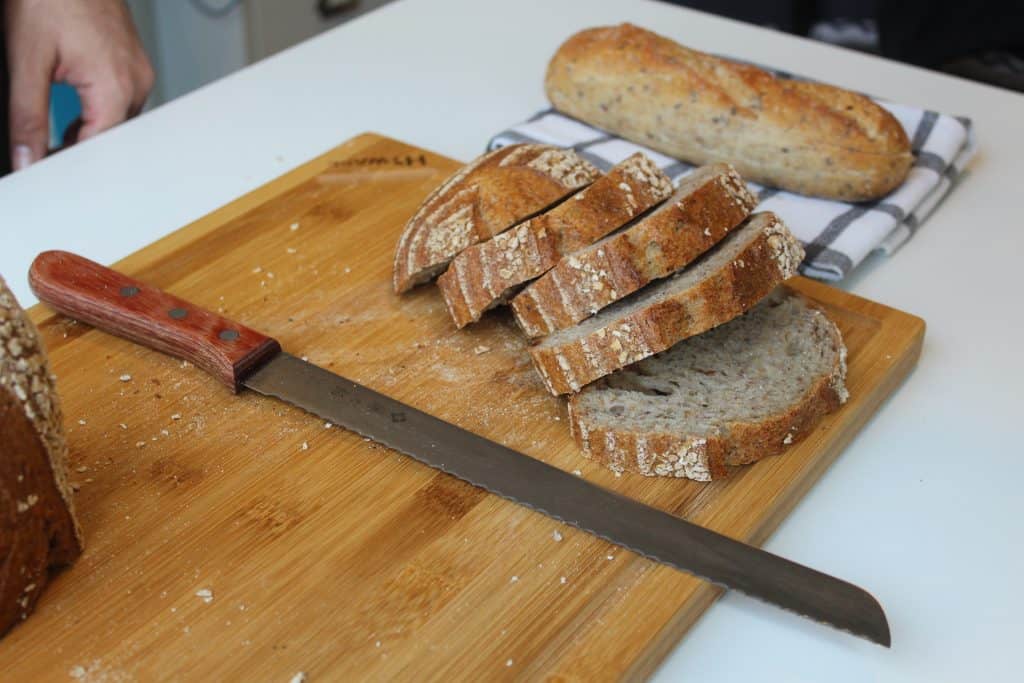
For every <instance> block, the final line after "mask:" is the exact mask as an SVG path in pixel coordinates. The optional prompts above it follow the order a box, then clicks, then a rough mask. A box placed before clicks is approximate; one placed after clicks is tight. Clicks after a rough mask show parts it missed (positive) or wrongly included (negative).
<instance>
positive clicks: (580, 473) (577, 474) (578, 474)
mask: <svg viewBox="0 0 1024 683" xmlns="http://www.w3.org/2000/svg"><path fill="white" fill-rule="evenodd" d="M572 473H573V474H575V475H576V476H577V477H582V476H583V472H581V471H579V470H573V471H572Z"/></svg>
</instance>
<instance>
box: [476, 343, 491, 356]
mask: <svg viewBox="0 0 1024 683" xmlns="http://www.w3.org/2000/svg"><path fill="white" fill-rule="evenodd" d="M490 350H491V347H490V346H484V345H483V344H481V345H479V346H477V347H475V348H474V349H473V353H475V354H476V355H478V356H479V355H481V354H484V353H487V352H488V351H490Z"/></svg>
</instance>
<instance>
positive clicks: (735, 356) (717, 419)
mask: <svg viewBox="0 0 1024 683" xmlns="http://www.w3.org/2000/svg"><path fill="white" fill-rule="evenodd" d="M845 376H846V348H845V346H844V345H843V342H842V336H841V334H840V332H839V330H838V328H837V327H836V326H835V324H834V323H833V322H832V321H831V320H829V319H828V318H827V317H826V316H825V314H824V313H822V312H821V311H820V310H818V309H817V308H815V307H814V306H812V305H811V304H809V303H808V302H807V300H806V299H804V298H803V297H801V296H800V295H798V294H795V293H793V292H790V291H788V290H786V289H785V288H779V289H777V290H776V291H775V292H773V293H772V294H771V295H769V296H768V297H767V298H765V299H764V300H763V301H762V302H761V303H759V304H758V305H757V306H755V307H754V308H753V309H751V310H750V311H748V312H747V313H746V314H744V315H742V316H740V317H738V318H736V319H735V320H733V321H731V322H729V323H726V324H724V325H721V326H719V327H716V328H715V329H713V330H711V331H709V332H706V333H704V334H701V335H698V336H695V337H690V338H689V339H686V340H685V341H682V342H680V343H679V344H677V345H675V346H674V347H672V348H671V349H669V350H668V351H666V352H664V353H661V354H658V355H656V356H653V357H651V358H647V359H645V360H642V361H640V362H639V363H636V364H635V365H633V366H630V367H629V368H626V369H624V370H622V371H620V372H617V373H615V374H612V375H609V376H608V377H605V378H604V379H602V380H601V381H600V382H597V383H595V384H593V385H591V386H589V387H587V388H586V389H584V390H583V391H581V392H580V393H579V394H576V395H574V396H573V397H571V399H570V415H571V421H572V423H571V424H572V428H573V434H574V436H575V438H576V441H577V443H578V444H579V446H580V447H581V449H582V450H583V452H584V454H586V455H587V456H588V457H590V458H592V459H595V460H598V461H600V462H602V463H603V464H605V465H607V466H609V467H611V468H612V469H617V470H628V471H633V472H638V473H641V474H645V475H648V476H657V475H661V476H675V477H688V478H691V479H698V480H705V481H706V480H709V479H712V478H717V477H719V476H724V475H725V474H727V473H728V471H729V468H731V467H734V466H737V465H742V464H746V463H750V462H754V461H756V460H759V459H761V458H763V457H765V456H767V455H775V454H777V453H780V452H782V451H783V450H785V449H786V448H787V447H788V446H789V445H790V444H792V443H795V442H796V441H798V440H799V439H800V438H802V437H803V436H805V435H806V434H807V433H808V432H809V431H810V429H811V428H813V426H814V424H816V423H817V421H818V420H819V419H820V418H821V417H822V416H823V415H824V414H826V413H828V412H830V411H832V410H834V409H835V408H837V407H838V406H839V405H840V404H842V403H844V402H845V401H846V400H847V397H848V394H847V390H846V388H845V384H844V380H845Z"/></svg>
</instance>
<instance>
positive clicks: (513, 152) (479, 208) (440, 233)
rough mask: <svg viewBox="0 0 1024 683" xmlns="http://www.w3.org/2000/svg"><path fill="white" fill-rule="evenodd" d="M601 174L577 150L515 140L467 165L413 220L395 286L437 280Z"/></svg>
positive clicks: (402, 241)
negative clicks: (474, 248)
mask: <svg viewBox="0 0 1024 683" xmlns="http://www.w3.org/2000/svg"><path fill="white" fill-rule="evenodd" d="M600 175H601V173H600V171H598V170H597V169H596V168H594V166H593V165H591V164H590V162H588V161H586V160H585V159H583V158H582V157H580V156H579V155H578V154H576V152H574V151H572V150H571V149H562V148H560V147H552V146H550V145H509V146H508V147H502V148H500V149H497V150H494V151H493V152H489V153H487V154H484V155H483V156H481V157H479V158H478V159H476V160H474V161H472V162H471V163H469V164H467V165H466V166H464V167H463V168H461V169H459V171H458V172H456V173H455V175H453V176H452V177H450V178H448V180H446V181H445V182H444V183H442V184H441V186H440V187H438V188H437V189H436V190H434V191H433V192H432V193H431V194H430V195H429V196H428V197H427V198H426V200H424V202H423V204H421V205H420V208H419V210H418V211H416V213H415V214H414V215H413V217H412V218H410V219H409V222H408V223H407V224H406V226H405V231H404V232H403V233H402V237H401V238H400V239H399V242H398V248H397V250H396V251H395V265H394V287H395V291H396V292H404V291H407V290H409V289H412V288H413V287H415V286H416V285H418V284H421V283H423V282H427V281H428V280H431V279H433V277H434V276H435V275H437V274H438V273H439V272H441V271H442V270H444V267H445V266H446V265H448V262H449V261H450V260H451V258H452V257H453V256H455V255H456V254H458V253H459V252H460V251H462V250H463V249H465V248H466V247H468V246H469V245H471V244H476V243H477V242H481V241H483V240H486V239H489V238H490V237H492V236H493V235H496V234H498V233H500V232H501V231H503V230H506V229H508V228H510V227H512V226H513V225H515V224H516V223H519V222H520V221H522V220H525V219H527V218H529V217H530V216H532V215H534V214H536V213H537V212H539V211H543V210H544V209H546V208H548V207H549V206H551V205H552V204H554V203H555V202H557V201H559V200H561V199H563V198H565V197H567V196H568V195H570V194H572V193H573V192H575V191H576V190H578V189H579V188H581V187H584V186H586V185H588V184H589V183H591V182H593V181H594V180H595V179H596V178H598V177H599V176H600Z"/></svg>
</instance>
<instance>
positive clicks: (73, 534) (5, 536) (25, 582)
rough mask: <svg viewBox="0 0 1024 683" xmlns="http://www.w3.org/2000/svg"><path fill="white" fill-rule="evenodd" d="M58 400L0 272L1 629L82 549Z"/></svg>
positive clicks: (35, 338) (35, 337) (33, 334)
mask: <svg viewBox="0 0 1024 683" xmlns="http://www.w3.org/2000/svg"><path fill="white" fill-rule="evenodd" d="M66 457H67V446H66V445H65V442H64V428H63V423H62V418H61V409H60V402H59V401H58V400H57V392H56V387H55V384H54V380H53V376H52V375H51V374H50V368H49V364H48V362H47V360H46V356H45V354H44V353H43V349H42V347H41V346H40V343H39V334H38V332H37V331H36V329H35V326H34V325H32V322H31V321H30V320H29V319H28V317H26V315H25V313H24V312H23V311H22V310H21V308H20V307H19V306H18V302H17V301H15V299H14V295H13V294H12V293H11V292H10V290H9V289H7V285H6V283H4V281H3V280H2V279H0V635H3V634H4V633H5V632H6V631H7V630H8V629H9V628H11V627H12V626H13V625H14V624H16V623H17V622H19V621H21V620H23V619H25V618H27V617H28V615H29V614H31V613H32V610H33V609H34V607H35V604H36V601H37V600H38V599H39V596H40V594H41V593H42V590H43V587H44V586H45V585H46V582H47V579H48V577H49V572H50V569H51V568H52V567H57V566H60V565H64V564H68V563H69V562H71V561H72V560H74V559H75V558H76V557H78V555H79V553H80V552H81V548H82V542H81V535H80V533H79V531H78V527H77V524H76V522H75V517H74V511H73V506H72V501H71V490H70V487H69V486H68V483H67V474H66V472H65V459H66Z"/></svg>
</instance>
